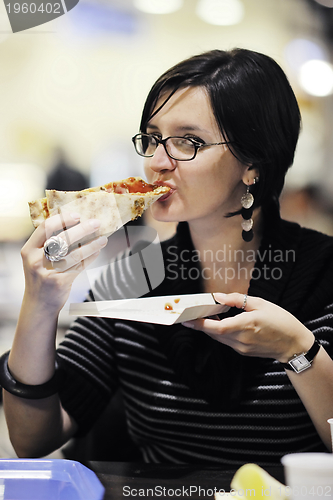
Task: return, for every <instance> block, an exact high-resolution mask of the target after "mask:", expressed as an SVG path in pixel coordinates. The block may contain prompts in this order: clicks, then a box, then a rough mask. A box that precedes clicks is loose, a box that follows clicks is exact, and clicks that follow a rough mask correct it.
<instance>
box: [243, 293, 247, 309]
mask: <svg viewBox="0 0 333 500" xmlns="http://www.w3.org/2000/svg"><path fill="white" fill-rule="evenodd" d="M246 304H247V294H246V293H245V294H244V302H243V305H242V311H245V307H246Z"/></svg>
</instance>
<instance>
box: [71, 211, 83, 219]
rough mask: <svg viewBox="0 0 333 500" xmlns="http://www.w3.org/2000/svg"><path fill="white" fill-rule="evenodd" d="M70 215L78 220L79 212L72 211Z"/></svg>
mask: <svg viewBox="0 0 333 500" xmlns="http://www.w3.org/2000/svg"><path fill="white" fill-rule="evenodd" d="M71 217H72V219H74V220H80V218H81V215H80V214H78V213H76V212H73V213H72V214H71Z"/></svg>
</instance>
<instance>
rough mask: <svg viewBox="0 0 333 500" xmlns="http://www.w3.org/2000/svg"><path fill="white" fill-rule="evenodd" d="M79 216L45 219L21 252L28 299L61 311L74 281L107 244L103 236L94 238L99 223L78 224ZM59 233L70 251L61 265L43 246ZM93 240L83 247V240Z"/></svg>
mask: <svg viewBox="0 0 333 500" xmlns="http://www.w3.org/2000/svg"><path fill="white" fill-rule="evenodd" d="M79 219H80V216H79V215H78V214H71V215H70V214H62V215H55V216H53V217H50V218H49V219H47V220H45V221H44V222H43V223H42V224H41V225H40V226H39V227H38V228H37V229H36V230H35V231H34V233H33V234H32V236H31V237H30V239H29V240H28V241H27V243H26V244H25V245H24V247H23V248H22V251H21V255H22V259H23V267H24V273H25V279H26V290H25V298H27V297H28V298H29V301H31V300H32V301H34V302H35V303H36V304H39V305H41V304H43V305H44V306H45V307H48V308H50V309H48V310H49V311H50V310H54V311H59V310H60V309H61V308H62V307H63V306H64V304H65V302H66V300H67V298H68V296H69V293H70V290H71V286H72V283H73V281H74V279H75V278H76V277H77V276H78V274H79V273H80V272H81V271H82V270H83V269H84V268H85V267H87V266H88V265H89V264H90V263H91V262H93V261H94V260H95V259H96V257H97V256H98V254H99V252H100V250H101V249H102V248H103V247H104V246H105V245H106V244H107V238H106V237H105V236H102V237H100V238H97V239H96V238H95V239H94V233H95V231H96V230H97V229H98V228H99V226H100V222H99V221H98V220H96V219H92V220H89V221H86V222H83V223H79ZM54 234H57V235H58V236H59V237H60V238H63V239H64V240H65V241H66V242H67V244H68V245H69V246H71V249H70V252H69V253H68V254H67V255H66V257H64V258H63V259H62V260H60V261H59V262H53V263H52V262H50V261H49V260H47V259H46V257H45V255H44V248H43V247H44V243H45V241H46V240H47V239H48V238H50V237H51V236H52V235H54ZM87 237H88V238H89V239H90V238H91V239H92V240H93V241H91V242H90V243H87V244H85V245H83V246H81V245H80V244H79V242H80V241H82V240H83V239H84V238H85V239H86V238H87Z"/></svg>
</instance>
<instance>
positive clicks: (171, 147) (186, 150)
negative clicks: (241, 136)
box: [132, 134, 230, 161]
mask: <svg viewBox="0 0 333 500" xmlns="http://www.w3.org/2000/svg"><path fill="white" fill-rule="evenodd" d="M132 141H133V144H134V147H135V151H136V152H137V153H138V154H139V155H140V156H144V157H145V158H150V157H152V156H154V154H155V151H156V149H157V147H158V146H159V144H162V146H163V147H164V149H165V152H166V154H167V155H168V156H169V157H170V158H172V159H173V160H178V161H190V160H193V159H194V158H195V157H196V155H197V152H198V150H199V149H200V148H206V147H208V146H220V145H221V144H230V142H211V143H205V144H200V142H197V141H196V140H195V139H191V138H189V137H167V138H166V139H160V138H159V137H157V136H156V135H153V134H136V135H135V136H134V137H132Z"/></svg>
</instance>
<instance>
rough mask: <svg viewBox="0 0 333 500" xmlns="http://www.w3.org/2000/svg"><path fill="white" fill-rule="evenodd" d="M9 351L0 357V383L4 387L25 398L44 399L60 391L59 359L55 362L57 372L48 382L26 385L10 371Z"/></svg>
mask: <svg viewBox="0 0 333 500" xmlns="http://www.w3.org/2000/svg"><path fill="white" fill-rule="evenodd" d="M9 353H10V351H7V352H5V354H3V355H2V356H1V357H0V385H1V386H2V387H3V389H5V390H6V391H7V392H10V393H11V394H14V396H18V397H19V398H25V399H44V398H48V397H49V396H53V394H56V393H57V392H58V390H59V386H60V375H59V367H58V363H57V361H56V363H55V373H54V375H53V376H52V378H51V379H50V380H49V381H48V382H45V384H40V385H26V384H22V382H18V381H17V380H15V378H14V377H13V376H12V374H11V373H10V371H9V368H8V357H9Z"/></svg>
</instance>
